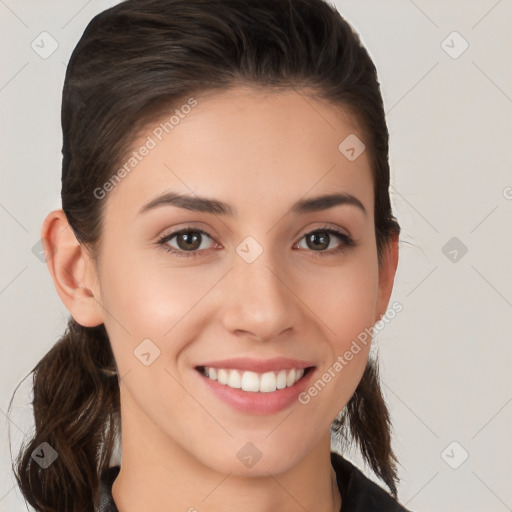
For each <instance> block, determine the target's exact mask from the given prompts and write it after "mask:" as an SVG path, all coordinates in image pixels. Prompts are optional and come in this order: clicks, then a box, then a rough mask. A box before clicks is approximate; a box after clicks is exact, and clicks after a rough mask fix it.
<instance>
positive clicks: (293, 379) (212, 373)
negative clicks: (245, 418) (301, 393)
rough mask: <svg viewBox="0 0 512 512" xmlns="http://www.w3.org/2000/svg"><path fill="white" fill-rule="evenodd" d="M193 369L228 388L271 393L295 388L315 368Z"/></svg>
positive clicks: (210, 367) (201, 367)
mask: <svg viewBox="0 0 512 512" xmlns="http://www.w3.org/2000/svg"><path fill="white" fill-rule="evenodd" d="M195 369H196V370H197V371H198V372H199V373H200V374H201V375H203V376H204V377H206V378H207V379H209V380H212V381H216V382H217V383H218V384H221V385H223V386H225V387H228V388H232V389H238V390H242V391H247V392H250V393H273V392H275V391H278V390H281V389H286V388H290V387H292V386H295V384H297V383H298V382H299V381H301V380H303V379H305V378H306V376H308V375H309V373H310V372H311V371H312V370H314V369H315V367H314V366H308V367H305V368H283V369H280V370H273V371H267V372H253V371H249V370H245V371H244V370H238V369H232V368H217V367H215V368H214V367H212V366H196V367H195Z"/></svg>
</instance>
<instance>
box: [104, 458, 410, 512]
mask: <svg viewBox="0 0 512 512" xmlns="http://www.w3.org/2000/svg"><path fill="white" fill-rule="evenodd" d="M331 464H332V467H333V468H334V471H335V472H336V480H337V482H338V487H339V490H340V494H341V499H342V503H341V510H340V512H375V511H378V512H410V511H409V510H407V509H406V508H404V507H403V506H402V505H400V504H399V503H398V502H397V501H396V500H395V499H394V498H392V497H391V496H390V495H389V494H388V493H387V492H386V491H384V489H382V488H381V487H379V486H378V485H377V484H376V483H375V482H373V481H372V480H370V479H369V478H367V477H366V476H365V475H364V474H363V473H362V472H361V471H360V470H359V469H358V468H357V467H356V466H354V465H353V464H352V463H351V462H349V461H348V460H346V459H344V458H343V457H342V456H341V455H339V454H337V453H335V452H331ZM120 469H121V468H120V466H112V467H111V468H108V469H107V470H105V471H104V472H103V474H102V476H101V483H100V501H99V508H98V511H97V512H119V511H118V510H117V507H116V505H115V503H114V499H113V497H112V484H113V483H114V480H115V479H116V477H117V475H118V474H119V471H120Z"/></svg>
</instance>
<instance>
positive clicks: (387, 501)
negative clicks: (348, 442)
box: [331, 452, 411, 512]
mask: <svg viewBox="0 0 512 512" xmlns="http://www.w3.org/2000/svg"><path fill="white" fill-rule="evenodd" d="M331 464H332V467H333V468H334V471H335V472H336V478H337V480H338V487H339V489H340V494H341V498H342V503H341V510H340V512H373V511H375V510H378V511H379V512H411V511H409V510H408V509H406V508H405V507H404V506H403V505H401V504H400V503H399V502H398V501H397V500H395V499H394V498H393V497H392V496H391V495H390V494H388V493H387V492H386V491H385V490H384V489H382V488H381V487H380V486H378V485H377V484H376V483H375V482H373V481H372V480H370V479H369V478H368V477H367V476H366V475H365V474H364V473H363V472H362V471H361V470H360V469H359V468H357V467H356V466H354V465H353V464H352V463H351V462H349V461H348V460H346V459H344V458H343V457H342V456H341V455H339V454H338V453H336V452H331Z"/></svg>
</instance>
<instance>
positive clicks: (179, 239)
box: [158, 228, 212, 258]
mask: <svg viewBox="0 0 512 512" xmlns="http://www.w3.org/2000/svg"><path fill="white" fill-rule="evenodd" d="M204 236H207V237H208V238H209V239H210V240H212V238H211V236H210V235H209V234H208V233H207V232H206V231H203V230H202V229H197V228H184V229H180V230H179V231H175V232H174V233H170V234H169V235H165V236H164V237H162V238H161V239H160V240H159V241H158V244H159V245H162V246H163V248H164V250H165V251H167V252H170V253H171V254H175V255H176V256H184V257H186V258H189V257H191V256H197V251H199V250H200V249H201V250H203V249H205V248H204V247H202V248H201V245H202V243H201V242H202V238H203V237H204ZM175 237H176V243H177V244H178V247H177V248H175V247H172V246H169V245H168V242H170V241H171V240H172V239H173V238H175Z"/></svg>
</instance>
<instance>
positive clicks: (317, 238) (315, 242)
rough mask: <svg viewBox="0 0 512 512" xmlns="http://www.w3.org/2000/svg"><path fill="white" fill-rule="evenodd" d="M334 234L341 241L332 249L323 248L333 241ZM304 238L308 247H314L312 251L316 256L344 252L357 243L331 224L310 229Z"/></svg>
mask: <svg viewBox="0 0 512 512" xmlns="http://www.w3.org/2000/svg"><path fill="white" fill-rule="evenodd" d="M332 235H334V236H335V237H336V238H337V239H338V240H339V241H340V242H341V243H340V244H339V245H338V247H336V248H334V249H333V250H331V251H325V250H323V249H325V248H327V247H328V246H329V244H330V242H331V241H332ZM302 238H303V239H305V241H306V246H307V247H309V248H311V247H313V248H314V249H313V250H312V251H311V252H312V253H313V254H312V256H314V257H317V256H332V255H335V254H339V253H341V252H344V251H346V250H348V249H349V248H350V247H354V246H355V245H356V243H355V241H354V240H353V239H352V238H351V237H350V236H349V235H347V234H346V233H344V232H343V231H341V230H339V229H337V228H333V227H329V226H324V227H323V228H320V229H315V230H314V231H310V232H309V233H306V234H305V235H304V236H303V237H302ZM301 240H302V239H301Z"/></svg>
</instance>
